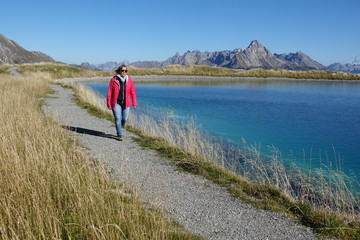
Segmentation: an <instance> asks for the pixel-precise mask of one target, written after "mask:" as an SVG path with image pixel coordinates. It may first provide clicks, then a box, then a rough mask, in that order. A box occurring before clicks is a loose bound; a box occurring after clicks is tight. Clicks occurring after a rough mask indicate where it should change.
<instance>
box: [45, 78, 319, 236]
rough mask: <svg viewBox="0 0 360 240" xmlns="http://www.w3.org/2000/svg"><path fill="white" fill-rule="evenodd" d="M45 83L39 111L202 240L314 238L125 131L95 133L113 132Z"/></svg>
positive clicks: (58, 88) (62, 91)
mask: <svg viewBox="0 0 360 240" xmlns="http://www.w3.org/2000/svg"><path fill="white" fill-rule="evenodd" d="M51 87H52V88H53V89H54V90H55V94H53V95H51V96H50V97H49V98H46V99H45V105H44V111H45V112H46V113H47V114H49V115H50V116H52V117H54V118H55V119H56V120H57V121H59V122H60V124H62V125H65V126H68V127H70V128H69V131H70V132H71V134H72V136H73V137H74V138H75V139H76V140H78V141H79V142H80V143H81V144H82V145H83V146H84V148H85V149H86V151H87V152H88V155H89V156H90V157H93V158H96V159H98V160H99V161H103V162H106V163H107V164H108V165H109V167H111V168H112V169H113V171H114V174H116V176H118V178H119V180H120V181H122V182H126V184H128V186H131V187H135V188H136V189H137V193H138V195H139V196H140V198H141V199H142V200H143V201H144V202H147V203H149V204H151V205H153V206H156V207H159V208H162V209H164V210H165V212H167V213H168V214H169V216H170V217H171V218H173V219H175V220H176V221H177V222H179V223H180V224H182V225H183V226H184V227H185V228H186V229H188V230H189V231H190V232H192V233H195V234H197V235H200V236H203V237H205V238H206V239H242V240H246V239H292V240H295V239H317V238H316V237H315V234H314V233H313V232H312V231H311V230H310V229H308V228H305V227H304V226H301V225H299V224H296V223H294V222H293V221H292V220H290V219H289V218H288V217H286V216H285V215H283V214H279V213H272V212H268V211H264V210H258V209H255V208H254V207H252V206H250V205H248V204H245V203H243V202H242V201H241V200H239V199H235V198H233V197H232V196H231V195H230V194H229V193H228V192H227V191H226V190H225V189H224V188H221V187H219V186H217V185H216V184H213V183H212V182H210V181H208V180H206V179H204V178H202V177H199V176H194V175H191V174H188V173H183V172H179V171H176V170H175V168H176V167H175V166H174V165H173V163H171V162H170V161H169V160H166V159H164V158H161V157H159V156H157V154H156V152H154V151H151V150H144V149H142V148H141V147H140V146H138V144H137V143H135V142H133V141H132V140H131V136H133V135H132V134H131V133H129V132H125V134H124V135H125V136H124V140H123V141H122V142H120V141H117V140H115V139H111V138H107V137H103V136H101V135H103V134H115V126H114V124H113V123H111V122H109V121H107V120H103V119H99V118H96V117H93V116H90V115H89V114H88V113H87V112H86V110H84V109H81V108H79V107H78V106H76V105H75V104H74V103H73V102H72V101H71V98H72V95H73V91H72V90H69V89H64V88H62V87H61V86H59V85H52V86H51ZM131 111H134V110H133V109H131ZM130 117H131V112H130Z"/></svg>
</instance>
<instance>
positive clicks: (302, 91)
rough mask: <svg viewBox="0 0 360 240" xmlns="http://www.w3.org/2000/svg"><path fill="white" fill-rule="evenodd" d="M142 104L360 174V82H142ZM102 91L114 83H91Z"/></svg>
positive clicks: (294, 158)
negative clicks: (193, 83)
mask: <svg viewBox="0 0 360 240" xmlns="http://www.w3.org/2000/svg"><path fill="white" fill-rule="evenodd" d="M135 84H136V91H137V98H138V109H137V110H136V111H141V108H152V109H161V108H167V109H172V110H175V112H176V117H178V118H179V119H185V120H186V119H188V118H189V117H194V116H196V122H197V124H200V125H201V129H202V130H205V131H207V132H208V133H209V134H210V135H212V136H215V137H220V138H222V139H224V140H226V141H228V142H231V143H233V144H234V145H236V146H238V147H240V146H241V142H242V141H241V139H242V138H244V139H245V140H246V142H247V143H249V144H257V145H259V146H261V150H262V152H264V154H266V152H267V146H271V145H274V146H276V147H277V148H278V149H279V150H280V151H281V153H282V157H283V160H284V161H291V162H295V163H297V164H299V165H301V164H303V163H304V162H308V161H310V159H311V164H312V165H314V167H317V166H318V164H319V163H320V161H321V163H323V164H324V163H325V164H326V165H329V162H331V164H332V166H336V165H337V163H338V162H341V166H342V168H343V170H344V171H345V172H346V173H348V174H351V175H352V174H354V175H355V176H357V177H358V178H359V179H360V164H359V156H360V83H351V82H345V83H341V82H326V81H323V82H322V81H295V80H291V81H285V80H272V81H270V80H259V81H256V80H255V81H249V80H246V81H236V82H231V83H229V82H227V83H226V84H219V83H217V84H214V85H192V84H190V83H186V82H184V83H183V84H180V85H179V83H177V85H170V84H165V83H160V82H159V83H151V84H140V83H136V82H135ZM87 85H88V86H90V87H91V88H93V89H94V90H96V91H98V92H99V93H100V94H101V95H102V96H105V95H106V91H107V86H108V83H91V84H87Z"/></svg>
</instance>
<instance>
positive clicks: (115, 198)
mask: <svg viewBox="0 0 360 240" xmlns="http://www.w3.org/2000/svg"><path fill="white" fill-rule="evenodd" d="M48 84H49V75H48V74H39V73H37V74H35V75H34V74H33V75H28V76H27V77H21V78H12V77H9V76H0V102H1V108H0V123H1V124H0V132H1V135H0V159H1V164H0V176H1V177H0V186H1V187H0V239H194V237H191V236H189V235H188V234H186V233H184V232H183V231H182V230H181V229H178V228H177V227H176V226H175V225H174V224H173V223H169V222H168V221H167V220H165V218H163V217H162V216H161V214H159V213H158V212H155V211H153V210H149V209H148V208H144V207H143V206H142V205H141V203H140V202H139V201H138V200H137V199H136V198H135V197H128V196H126V195H124V194H123V192H124V191H126V189H125V188H124V186H122V185H120V184H117V183H116V182H114V181H113V179H111V176H110V174H109V171H108V169H107V168H106V167H105V166H104V165H102V164H100V163H98V162H95V161H91V160H89V159H87V158H86V156H85V155H84V153H83V152H82V150H81V149H80V148H79V146H78V145H77V144H76V143H75V142H73V141H71V140H70V138H69V136H68V133H67V132H66V130H64V129H62V128H61V127H60V126H59V124H57V123H55V122H54V121H53V120H51V119H50V118H48V117H46V116H45V115H44V114H43V113H42V111H41V103H40V100H39V99H40V98H42V97H44V95H45V94H46V93H47V92H49V87H48Z"/></svg>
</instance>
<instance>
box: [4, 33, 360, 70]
mask: <svg viewBox="0 0 360 240" xmlns="http://www.w3.org/2000/svg"><path fill="white" fill-rule="evenodd" d="M35 62H55V60H54V59H53V58H51V57H50V56H48V55H46V54H44V53H42V52H39V51H28V50H26V49H24V48H23V47H21V46H20V45H19V44H17V43H16V42H15V41H13V40H10V39H8V38H7V37H5V36H4V35H2V34H0V64H6V63H8V64H13V63H15V64H21V63H35ZM121 64H125V65H132V66H135V67H144V68H156V67H163V66H167V65H173V64H178V65H183V66H186V65H207V66H216V67H226V68H233V69H253V68H263V69H288V70H330V71H335V72H339V71H341V72H349V73H360V65H359V64H340V63H334V64H331V65H330V66H328V67H325V66H323V65H322V64H320V63H318V62H317V61H315V60H313V59H311V58H310V57H309V56H307V55H306V54H305V53H303V52H301V51H298V52H296V53H289V54H286V53H283V54H276V53H275V54H273V53H271V51H270V50H269V49H267V48H266V47H264V46H263V45H261V43H260V42H259V41H257V40H253V41H252V42H251V43H250V45H249V46H248V47H247V48H245V49H241V48H237V49H234V50H224V51H214V52H201V51H198V50H195V51H187V52H186V53H184V54H183V55H180V54H179V53H176V54H175V55H174V56H172V57H170V58H168V59H166V60H165V61H138V62H133V63H129V62H128V61H126V60H124V61H122V62H106V63H103V64H90V63H88V62H85V63H82V64H81V65H80V66H82V67H87V68H93V69H100V70H105V71H113V70H114V69H115V68H117V67H118V66H119V65H121Z"/></svg>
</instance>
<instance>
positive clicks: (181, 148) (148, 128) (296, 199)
mask: <svg viewBox="0 0 360 240" xmlns="http://www.w3.org/2000/svg"><path fill="white" fill-rule="evenodd" d="M82 91H84V88H83V87H82ZM85 91H86V89H85ZM96 98H97V97H96V96H94V98H93V99H96ZM87 99H88V100H90V101H91V99H92V98H87ZM99 101H100V102H101V101H104V100H96V102H99ZM95 104H98V103H95ZM95 104H94V105H95ZM90 105H91V103H90ZM103 108H104V107H103ZM104 111H106V110H105V109H104ZM129 123H130V124H131V127H128V129H129V130H131V131H133V132H135V133H137V134H139V135H140V136H141V138H142V139H141V140H139V139H138V141H139V142H140V143H141V144H142V145H143V146H144V147H150V148H153V149H156V150H158V151H159V152H160V153H161V154H162V155H164V156H168V157H170V158H173V159H174V160H176V161H177V162H178V164H179V166H180V167H182V168H183V169H186V170H188V171H191V172H193V173H196V174H201V175H203V176H205V177H208V178H210V179H212V180H214V181H215V182H217V183H219V184H221V185H223V186H226V187H227V188H228V189H229V190H230V191H231V192H233V193H234V195H236V196H239V197H242V198H243V199H244V200H245V201H247V202H251V203H252V204H255V205H257V206H261V207H264V208H266V209H272V210H280V211H285V212H288V213H290V214H293V215H295V216H296V217H297V218H298V219H299V220H300V221H301V222H302V223H304V224H305V225H309V226H312V227H313V228H314V229H315V230H316V231H318V232H319V233H321V234H324V235H325V236H337V237H340V238H343V239H356V238H357V237H360V216H359V210H360V208H359V207H360V199H359V195H358V194H356V193H355V192H356V190H358V189H359V183H358V181H357V179H356V178H350V177H348V176H347V175H346V174H344V173H343V172H342V171H341V170H339V169H332V168H331V167H330V166H323V168H319V169H311V168H309V171H307V170H304V169H303V168H300V167H298V166H296V165H295V164H292V165H291V166H286V165H285V163H284V162H283V159H282V155H281V152H279V151H278V150H277V149H276V148H275V147H271V148H270V149H269V152H270V153H271V154H270V157H268V156H267V157H265V156H263V155H262V154H261V151H260V149H259V146H256V145H249V144H247V143H246V141H245V140H244V141H243V147H242V148H241V149H239V148H234V147H233V146H231V145H227V144H226V143H224V142H221V141H220V142H219V141H214V139H212V138H211V137H209V136H208V135H207V134H206V133H203V132H201V131H199V127H198V125H197V123H196V119H191V120H188V121H179V119H178V118H176V114H175V113H174V112H171V111H169V110H166V111H163V112H161V111H158V110H156V111H152V110H148V109H147V110H141V109H137V110H136V111H131V115H130V122H129ZM144 139H145V140H144ZM305 160H306V161H311V159H305ZM327 160H328V161H331V160H330V159H327ZM334 161H337V160H336V159H334ZM209 163H210V164H209ZM211 163H213V164H215V165H213V164H211Z"/></svg>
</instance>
